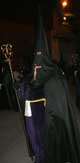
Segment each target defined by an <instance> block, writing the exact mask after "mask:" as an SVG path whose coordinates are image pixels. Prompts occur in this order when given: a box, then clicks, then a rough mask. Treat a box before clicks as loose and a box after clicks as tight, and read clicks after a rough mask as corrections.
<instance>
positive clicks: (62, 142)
mask: <svg viewBox="0 0 80 163" xmlns="http://www.w3.org/2000/svg"><path fill="white" fill-rule="evenodd" d="M39 14H40V8H39ZM39 23H40V24H39V31H38V35H37V36H38V38H37V44H36V50H35V58H34V63H33V80H32V87H33V88H34V91H36V90H38V89H43V94H44V97H45V98H46V109H45V127H44V134H43V135H44V136H43V143H44V154H45V163H79V162H80V133H79V128H78V124H77V110H76V107H74V104H73V101H72V99H71V97H70V94H69V88H68V84H67V80H66V78H65V74H64V72H63V71H62V69H60V67H58V65H57V64H55V63H53V62H52V60H51V58H50V55H49V50H48V45H47V38H46V35H45V31H44V28H43V23H42V18H41V14H40V15H39ZM37 116H38V115H37Z"/></svg>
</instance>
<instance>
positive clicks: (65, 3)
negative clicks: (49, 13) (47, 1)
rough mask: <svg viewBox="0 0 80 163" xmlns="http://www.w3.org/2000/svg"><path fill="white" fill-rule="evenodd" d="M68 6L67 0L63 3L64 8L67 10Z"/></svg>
mask: <svg viewBox="0 0 80 163" xmlns="http://www.w3.org/2000/svg"><path fill="white" fill-rule="evenodd" d="M67 5H68V2H67V1H66V0H65V1H63V2H62V7H63V8H65V7H66V6H67Z"/></svg>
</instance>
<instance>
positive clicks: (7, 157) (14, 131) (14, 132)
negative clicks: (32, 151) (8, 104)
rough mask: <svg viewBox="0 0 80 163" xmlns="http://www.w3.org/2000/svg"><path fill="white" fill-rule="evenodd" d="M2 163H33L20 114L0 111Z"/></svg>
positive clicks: (0, 158)
mask: <svg viewBox="0 0 80 163" xmlns="http://www.w3.org/2000/svg"><path fill="white" fill-rule="evenodd" d="M0 163H31V159H30V157H29V155H28V150H27V145H26V140H25V135H24V130H23V128H22V123H21V120H20V117H19V113H18V112H16V111H14V110H0Z"/></svg>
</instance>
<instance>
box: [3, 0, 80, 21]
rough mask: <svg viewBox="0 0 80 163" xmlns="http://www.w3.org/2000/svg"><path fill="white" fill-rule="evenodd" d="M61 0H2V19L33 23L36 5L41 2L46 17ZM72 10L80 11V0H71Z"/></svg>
mask: <svg viewBox="0 0 80 163" xmlns="http://www.w3.org/2000/svg"><path fill="white" fill-rule="evenodd" d="M59 2H60V0H1V1H0V19H8V20H11V21H16V22H22V23H32V22H33V21H34V18H35V16H36V6H37V4H38V3H41V4H42V6H43V10H44V15H45V18H46V17H47V16H49V15H51V10H52V8H53V7H54V6H55V4H56V3H59ZM70 3H71V6H72V10H73V11H74V12H75V13H78V14H79V13H80V0H70Z"/></svg>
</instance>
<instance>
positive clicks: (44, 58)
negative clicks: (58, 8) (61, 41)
mask: <svg viewBox="0 0 80 163" xmlns="http://www.w3.org/2000/svg"><path fill="white" fill-rule="evenodd" d="M37 16H38V18H37V33H36V45H35V50H34V61H33V68H32V70H33V73H32V74H33V79H32V83H33V85H35V86H40V85H41V86H42V85H43V84H44V83H45V81H46V80H48V79H49V77H50V76H51V74H52V72H55V71H54V69H55V68H54V67H56V68H57V65H54V64H53V62H52V60H51V57H50V53H49V48H48V43H47V37H46V33H45V30H44V26H43V20H42V15H41V7H40V5H39V6H38V15H37ZM53 65H54V66H53Z"/></svg>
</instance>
